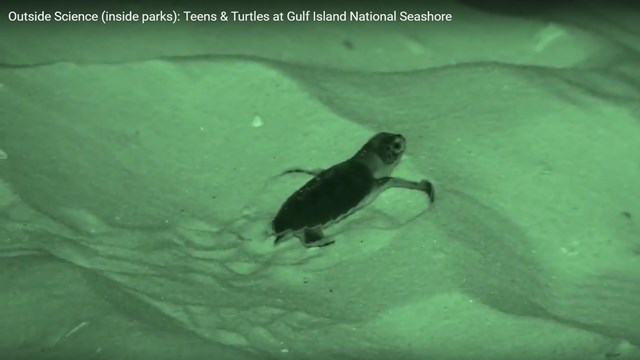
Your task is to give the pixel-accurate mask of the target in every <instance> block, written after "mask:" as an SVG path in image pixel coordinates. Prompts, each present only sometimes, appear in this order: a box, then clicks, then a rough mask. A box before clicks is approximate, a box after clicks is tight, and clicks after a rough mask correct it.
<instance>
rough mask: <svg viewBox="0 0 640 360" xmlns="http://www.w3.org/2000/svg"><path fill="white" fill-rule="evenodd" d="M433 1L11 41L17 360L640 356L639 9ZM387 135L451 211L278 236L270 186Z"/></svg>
mask: <svg viewBox="0 0 640 360" xmlns="http://www.w3.org/2000/svg"><path fill="white" fill-rule="evenodd" d="M138 10H140V9H138ZM436 10H437V11H442V12H450V13H452V14H454V16H456V19H457V20H456V21H454V22H452V23H449V24H443V23H428V24H415V23H413V24H412V23H395V24H374V23H369V24H364V23H363V24H355V23H349V24H342V23H334V24H318V23H307V24H282V25H276V24H262V25H261V24H246V23H245V24H227V25H228V26H226V28H225V27H223V26H222V25H219V24H215V25H213V24H180V25H175V26H170V25H163V24H147V25H144V26H142V25H118V26H116V25H113V26H112V27H111V28H109V31H107V30H106V29H107V28H108V26H107V27H105V26H97V25H95V24H93V25H91V24H75V25H61V26H58V27H54V25H52V24H48V25H35V24H24V23H23V24H17V23H12V24H8V25H7V26H10V27H9V29H11V31H13V32H14V33H15V34H16V36H12V37H4V38H2V39H1V40H0V51H1V52H0V179H1V180H2V187H1V188H0V209H1V210H0V215H1V216H0V231H1V232H2V233H1V234H2V236H1V237H0V266H1V267H2V270H1V271H0V284H1V285H2V287H3V288H4V289H5V290H4V291H3V292H2V293H0V303H3V304H5V306H3V307H1V308H2V312H1V313H0V317H1V318H2V319H3V324H4V326H1V327H0V338H2V340H1V342H0V350H1V351H3V352H5V353H6V354H7V355H6V356H3V358H8V359H9V358H11V359H13V358H25V359H27V358H29V359H34V358H45V359H57V358H69V356H80V357H82V358H86V359H99V358H109V359H130V358H138V359H146V358H150V359H151V358H153V359H175V358H191V359H210V358H212V357H213V358H220V359H222V358H224V359H227V358H228V359H289V358H290V359H326V358H333V359H361V358H367V359H377V358H380V359H383V358H384V359H389V358H394V359H513V358H516V357H517V358H518V359H563V360H565V359H605V358H612V357H613V358H616V359H640V350H639V349H638V347H640V327H639V326H638V324H640V281H639V279H640V240H639V239H640V222H639V220H638V219H639V218H640V205H639V204H640V202H638V201H637V199H638V198H639V196H640V190H639V189H638V186H637V184H638V182H639V181H640V157H639V156H638V154H640V106H639V105H638V104H640V56H639V55H638V50H640V49H638V46H637V44H640V31H639V30H638V26H637V25H634V24H637V22H635V21H634V19H636V18H640V12H635V13H634V12H633V11H636V10H635V9H624V11H623V10H622V9H619V8H614V9H605V8H603V7H598V6H596V5H595V4H593V3H584V4H583V6H582V7H580V11H575V12H569V11H566V10H562V9H559V8H558V9H557V10H554V9H553V8H551V9H548V10H547V12H545V13H544V14H542V15H538V16H536V17H528V18H520V17H510V16H505V15H498V14H489V13H486V12H482V11H479V10H478V9H474V8H471V7H466V6H462V5H455V6H454V5H449V6H443V5H438V6H434V7H433V9H432V11H436ZM147 11H148V10H147ZM634 14H635V16H636V17H634ZM4 21H5V23H6V19H5V20H4ZM488 24H490V25H488ZM134 30H136V31H137V32H136V33H135V35H128V34H132V31H134ZM380 131H388V132H398V133H402V134H404V135H405V136H406V138H407V141H408V150H407V154H406V156H405V158H404V159H403V161H402V163H401V164H400V166H399V167H398V168H397V171H396V172H395V175H396V176H399V177H403V178H407V179H412V180H419V179H423V178H426V179H430V180H431V181H433V183H434V184H435V186H436V192H437V201H436V203H435V204H434V205H432V206H429V205H428V204H427V201H426V198H425V197H424V195H422V194H419V193H416V192H412V191H407V190H402V189H392V190H389V191H387V192H385V193H383V194H382V195H381V196H380V198H378V199H377V200H376V201H375V202H374V203H373V204H372V205H371V206H369V207H367V208H366V209H364V210H362V211H361V212H359V213H358V214H356V215H354V217H353V218H350V219H348V220H347V221H345V222H344V223H342V224H340V227H339V231H336V234H335V235H333V236H334V237H335V239H336V243H335V244H334V245H332V246H329V247H326V248H320V249H318V248H316V249H306V248H304V247H302V246H301V245H300V244H299V243H298V242H297V241H295V240H291V241H287V242H285V243H284V244H282V246H278V247H273V246H272V244H271V243H270V242H269V241H267V240H266V239H267V237H268V235H269V234H268V222H269V220H270V218H271V217H272V216H273V215H274V213H275V211H277V209H278V206H279V205H280V204H281V203H282V201H283V200H284V199H285V198H286V197H287V196H288V195H289V194H290V193H291V192H292V191H294V190H295V189H296V188H297V187H298V186H300V185H302V184H303V183H304V182H305V181H307V180H308V178H307V177H305V176H304V175H290V176H284V177H274V176H275V175H277V174H278V173H279V172H281V171H283V170H286V169H288V168H291V167H306V168H323V167H327V166H330V165H332V164H335V163H337V162H339V161H342V160H344V159H345V158H347V157H349V156H351V155H352V154H353V152H355V151H356V150H357V149H358V148H359V147H360V146H361V145H362V144H363V143H364V142H365V141H366V140H367V139H368V138H369V137H370V136H372V135H373V134H375V133H376V132H380Z"/></svg>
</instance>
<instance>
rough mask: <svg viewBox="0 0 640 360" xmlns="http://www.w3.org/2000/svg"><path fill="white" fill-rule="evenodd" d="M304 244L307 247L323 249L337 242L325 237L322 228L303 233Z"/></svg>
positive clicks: (306, 230)
mask: <svg viewBox="0 0 640 360" xmlns="http://www.w3.org/2000/svg"><path fill="white" fill-rule="evenodd" d="M301 237H302V243H303V244H304V246H306V247H323V246H328V245H331V244H333V243H334V242H335V241H334V240H331V239H330V238H327V237H325V236H324V233H323V232H322V229H321V228H317V229H305V230H304V231H303V232H302V235H301Z"/></svg>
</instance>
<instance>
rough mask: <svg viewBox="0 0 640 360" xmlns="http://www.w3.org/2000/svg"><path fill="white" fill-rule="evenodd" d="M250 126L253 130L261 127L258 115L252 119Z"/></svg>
mask: <svg viewBox="0 0 640 360" xmlns="http://www.w3.org/2000/svg"><path fill="white" fill-rule="evenodd" d="M251 125H252V126H253V127H255V128H258V127H260V126H262V118H261V117H260V115H256V116H254V117H253V121H252V122H251Z"/></svg>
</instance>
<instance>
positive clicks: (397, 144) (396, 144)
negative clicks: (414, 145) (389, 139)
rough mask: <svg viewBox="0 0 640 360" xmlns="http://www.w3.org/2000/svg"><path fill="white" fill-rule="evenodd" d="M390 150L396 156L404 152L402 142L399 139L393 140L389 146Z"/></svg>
mask: <svg viewBox="0 0 640 360" xmlns="http://www.w3.org/2000/svg"><path fill="white" fill-rule="evenodd" d="M391 150H392V151H393V152H394V153H396V154H397V153H400V152H402V151H404V142H403V141H402V140H401V139H395V140H394V141H393V143H392V144H391Z"/></svg>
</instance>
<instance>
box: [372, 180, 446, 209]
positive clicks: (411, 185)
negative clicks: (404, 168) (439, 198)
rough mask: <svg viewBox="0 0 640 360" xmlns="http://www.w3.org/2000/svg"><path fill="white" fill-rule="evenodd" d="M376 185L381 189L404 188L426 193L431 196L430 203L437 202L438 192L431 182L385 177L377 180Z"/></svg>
mask: <svg viewBox="0 0 640 360" xmlns="http://www.w3.org/2000/svg"><path fill="white" fill-rule="evenodd" d="M376 185H377V186H378V187H380V188H381V189H388V188H403V189H410V190H419V191H424V192H425V193H426V194H427V196H429V201H430V202H431V203H433V202H434V201H435V200H436V192H435V189H434V187H433V184H432V183H431V182H430V181H429V180H422V181H411V180H405V179H401V178H396V177H390V176H387V177H383V178H380V179H378V180H376Z"/></svg>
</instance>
